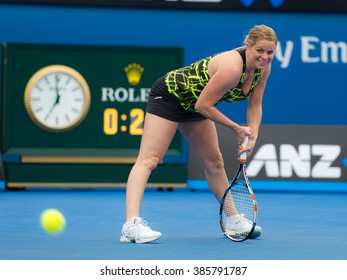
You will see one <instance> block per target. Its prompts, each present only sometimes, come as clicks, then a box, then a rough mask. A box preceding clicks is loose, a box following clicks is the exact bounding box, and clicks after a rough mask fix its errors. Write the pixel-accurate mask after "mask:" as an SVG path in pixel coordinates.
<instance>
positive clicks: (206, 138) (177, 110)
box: [120, 25, 277, 243]
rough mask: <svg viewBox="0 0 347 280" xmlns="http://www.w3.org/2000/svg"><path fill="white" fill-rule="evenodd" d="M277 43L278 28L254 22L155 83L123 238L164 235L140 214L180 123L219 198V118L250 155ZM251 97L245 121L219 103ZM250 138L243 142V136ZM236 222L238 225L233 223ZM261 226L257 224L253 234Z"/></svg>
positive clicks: (223, 177)
mask: <svg viewBox="0 0 347 280" xmlns="http://www.w3.org/2000/svg"><path fill="white" fill-rule="evenodd" d="M276 46H277V35H276V33H275V31H274V30H273V29H272V28H270V27H268V26H265V25H256V26H254V27H253V28H252V29H251V30H249V32H248V33H247V35H246V37H245V40H244V45H243V46H241V47H239V48H235V49H232V50H228V51H225V52H221V53H218V54H214V55H212V56H209V57H206V58H203V59H201V60H199V61H197V62H195V63H193V64H191V65H189V66H186V67H183V68H180V69H176V70H173V71H170V72H168V73H167V74H166V75H164V76H163V77H161V78H159V79H158V80H157V81H156V82H155V83H154V85H153V87H152V89H151V92H150V95H149V100H148V105H147V112H146V117H145V122H144V123H145V124H144V129H143V135H142V141H141V146H140V151H139V155H138V157H137V160H136V162H135V164H134V166H133V168H132V170H131V172H130V174H129V178H128V182H127V186H126V222H125V224H124V225H123V227H122V234H121V238H120V241H121V242H135V243H146V242H151V241H154V240H156V239H158V238H160V237H161V233H160V232H158V231H154V230H152V229H151V228H150V227H149V226H148V224H147V222H146V221H144V220H143V219H142V218H141V216H140V205H141V201H142V198H143V195H144V191H145V187H146V185H147V182H148V179H149V176H150V175H151V172H152V171H153V170H154V169H155V168H156V167H157V165H158V164H159V163H160V161H161V160H162V158H163V156H164V155H165V153H166V151H167V149H168V147H169V145H170V142H171V141H172V138H173V136H174V135H175V133H176V130H177V129H178V130H179V131H180V132H181V133H182V135H183V136H184V137H185V138H186V139H187V141H188V143H189V146H190V148H191V149H192V150H194V152H195V154H196V156H197V158H198V159H199V161H200V163H201V164H202V166H203V168H204V170H205V176H206V180H207V182H208V186H209V188H210V190H211V192H212V193H213V194H214V196H215V197H216V198H217V200H218V201H220V200H221V198H222V196H223V194H224V191H225V189H226V188H227V186H228V178H227V174H226V171H225V169H224V161H223V157H222V154H221V152H220V148H219V145H218V136H217V131H216V126H215V123H219V124H221V125H224V126H226V127H228V128H230V130H231V131H232V132H233V133H234V134H235V137H236V139H237V142H238V144H239V148H238V152H239V155H240V154H241V153H242V152H244V151H246V152H247V155H248V156H249V155H250V154H251V152H252V150H253V148H254V146H255V144H256V141H257V136H258V131H259V126H260V123H261V118H262V98H263V93H264V90H265V85H266V81H267V79H268V77H269V75H270V71H271V62H272V59H273V58H274V54H275V49H276ZM245 100H248V109H247V116H246V119H247V126H248V127H250V131H248V130H247V128H246V127H243V126H240V125H239V124H237V123H235V122H234V121H232V120H231V119H229V118H228V117H227V116H225V115H224V114H223V113H222V112H221V111H219V110H218V109H217V108H216V107H215V105H217V104H219V103H220V102H222V101H226V102H239V101H245ZM246 135H247V136H248V138H249V141H248V144H247V146H246V147H245V148H243V147H242V145H241V144H242V142H243V140H244V139H245V137H246ZM231 220H232V221H233V222H234V223H237V224H238V226H237V228H240V230H241V231H242V228H243V227H246V228H247V227H249V226H250V225H249V222H248V221H247V220H246V219H242V216H241V215H240V217H238V218H236V219H231ZM232 227H233V228H235V225H232ZM261 232H262V230H261V228H260V227H259V226H256V228H255V230H254V232H253V235H252V236H251V237H253V238H255V237H258V236H259V235H260V234H261Z"/></svg>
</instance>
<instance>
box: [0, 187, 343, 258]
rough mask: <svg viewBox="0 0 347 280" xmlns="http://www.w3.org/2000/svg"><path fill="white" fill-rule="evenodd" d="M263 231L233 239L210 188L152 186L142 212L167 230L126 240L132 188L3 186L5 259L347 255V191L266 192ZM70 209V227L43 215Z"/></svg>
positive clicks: (1, 249)
mask: <svg viewBox="0 0 347 280" xmlns="http://www.w3.org/2000/svg"><path fill="white" fill-rule="evenodd" d="M256 196H257V201H258V204H259V216H258V224H259V225H260V226H262V228H263V236H261V237H260V238H259V239H256V240H246V241H245V242H240V243H236V242H232V241H230V240H228V239H227V238H225V237H223V236H222V234H221V231H220V228H219V220H218V209H219V205H218V203H217V202H216V200H215V199H214V197H213V196H212V194H211V193H210V192H208V191H196V192H193V191H189V190H174V191H172V192H168V191H162V192H159V191H157V190H153V189H150V190H147V191H146V194H145V197H144V201H143V204H142V216H143V218H144V219H147V220H148V221H149V222H150V223H149V224H150V226H151V227H152V228H153V229H155V230H159V231H161V232H162V233H163V236H162V238H161V239H159V240H157V241H156V242H155V243H149V244H133V243H126V244H125V243H120V242H119V237H120V232H121V227H122V224H123V222H124V216H125V192H124V190H105V191H101V190H97V191H96V190H87V191H78V190H57V191H53V190H48V191H43V190H30V189H29V190H27V191H0V259H1V260H45V259H48V260H156V259H160V260H183V259H187V260H218V259H219V260H228V259H230V260H234V259H235V260H301V259H302V260H304V259H305V260H308V259H309V260H339V259H341V260H344V259H347V253H346V252H347V243H346V242H345V239H344V237H345V236H347V226H346V225H345V223H344V219H345V217H346V215H347V207H346V205H347V194H346V193H294V192H288V193H285V192H278V193H274V192H258V193H256ZM47 208H56V209H59V210H60V211H62V212H63V214H64V215H65V218H66V220H67V227H66V230H65V232H64V233H63V234H61V235H58V236H51V235H48V234H46V233H45V232H43V230H42V229H41V228H40V225H39V216H40V214H41V212H42V211H43V210H45V209H47Z"/></svg>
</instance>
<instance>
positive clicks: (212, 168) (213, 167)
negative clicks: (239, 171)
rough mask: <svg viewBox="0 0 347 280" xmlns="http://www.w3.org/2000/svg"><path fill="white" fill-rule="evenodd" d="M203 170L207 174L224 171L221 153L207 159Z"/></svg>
mask: <svg viewBox="0 0 347 280" xmlns="http://www.w3.org/2000/svg"><path fill="white" fill-rule="evenodd" d="M205 170H206V171H207V172H209V173H214V172H216V171H218V170H224V159H223V156H222V154H221V153H218V154H216V156H214V157H212V158H209V159H207V160H206V162H205Z"/></svg>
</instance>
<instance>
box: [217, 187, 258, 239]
mask: <svg viewBox="0 0 347 280" xmlns="http://www.w3.org/2000/svg"><path fill="white" fill-rule="evenodd" d="M254 210H255V209H254V201H253V197H252V194H251V193H250V192H249V190H248V188H247V186H246V184H245V183H244V182H243V181H239V182H237V183H236V184H235V185H233V186H232V187H231V189H230V190H229V192H228V194H227V195H226V196H225V200H224V204H223V209H222V216H221V218H222V223H223V226H224V232H225V234H226V235H227V236H228V237H229V238H231V239H232V240H235V241H242V240H245V239H246V238H247V237H248V236H249V235H250V233H251V231H252V229H253V222H254V220H255V212H254Z"/></svg>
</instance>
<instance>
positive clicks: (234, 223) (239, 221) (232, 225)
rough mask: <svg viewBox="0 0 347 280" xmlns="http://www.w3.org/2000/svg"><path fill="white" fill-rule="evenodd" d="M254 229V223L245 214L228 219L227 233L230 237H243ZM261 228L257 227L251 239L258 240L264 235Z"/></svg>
mask: <svg viewBox="0 0 347 280" xmlns="http://www.w3.org/2000/svg"><path fill="white" fill-rule="evenodd" d="M251 229H252V223H251V221H249V220H248V219H246V218H245V217H244V215H243V214H237V215H233V216H230V217H227V219H226V225H225V231H226V232H227V234H229V235H241V234H244V233H245V232H249V231H250V230H251ZM262 232H263V230H262V229H261V227H260V226H255V228H254V231H253V233H252V234H251V236H250V237H249V238H252V239H254V238H257V237H259V236H260V235H261V234H262Z"/></svg>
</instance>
